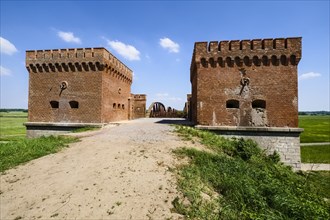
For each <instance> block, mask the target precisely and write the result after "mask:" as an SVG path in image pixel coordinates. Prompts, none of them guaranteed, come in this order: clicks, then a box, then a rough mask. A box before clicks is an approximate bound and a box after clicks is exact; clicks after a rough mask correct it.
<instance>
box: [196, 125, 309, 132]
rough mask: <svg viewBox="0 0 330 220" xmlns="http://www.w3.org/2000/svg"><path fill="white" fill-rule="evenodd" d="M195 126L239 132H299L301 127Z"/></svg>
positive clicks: (201, 128)
mask: <svg viewBox="0 0 330 220" xmlns="http://www.w3.org/2000/svg"><path fill="white" fill-rule="evenodd" d="M195 128H197V129H200V130H212V131H234V132H235V131H241V132H245V131H246V132H272V133H273V132H274V133H275V132H281V133H282V132H289V133H301V132H303V131H304V129H303V128H290V127H243V126H208V125H196V126H195Z"/></svg>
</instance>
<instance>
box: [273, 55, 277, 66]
mask: <svg viewBox="0 0 330 220" xmlns="http://www.w3.org/2000/svg"><path fill="white" fill-rule="evenodd" d="M271 59H272V64H273V65H274V66H278V60H277V57H276V56H275V55H273V56H272V58H271Z"/></svg>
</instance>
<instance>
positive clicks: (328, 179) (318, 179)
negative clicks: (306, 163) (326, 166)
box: [305, 171, 330, 199]
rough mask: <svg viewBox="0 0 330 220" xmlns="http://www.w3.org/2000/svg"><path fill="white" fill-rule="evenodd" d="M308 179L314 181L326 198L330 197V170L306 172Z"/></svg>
mask: <svg viewBox="0 0 330 220" xmlns="http://www.w3.org/2000/svg"><path fill="white" fill-rule="evenodd" d="M305 176H306V178H307V179H308V181H310V182H312V183H313V184H314V185H315V186H316V189H317V190H319V193H320V194H322V195H323V196H324V197H325V198H328V199H329V198H330V187H329V183H330V171H311V172H306V173H305Z"/></svg>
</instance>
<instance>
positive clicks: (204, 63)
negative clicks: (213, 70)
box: [201, 58, 207, 68]
mask: <svg viewBox="0 0 330 220" xmlns="http://www.w3.org/2000/svg"><path fill="white" fill-rule="evenodd" d="M201 64H202V66H203V67H204V68H207V62H206V59H205V58H202V59H201Z"/></svg>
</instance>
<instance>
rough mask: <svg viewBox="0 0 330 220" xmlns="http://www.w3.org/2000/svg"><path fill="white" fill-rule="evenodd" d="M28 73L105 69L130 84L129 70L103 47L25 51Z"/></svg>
mask: <svg viewBox="0 0 330 220" xmlns="http://www.w3.org/2000/svg"><path fill="white" fill-rule="evenodd" d="M26 68H27V69H28V71H29V72H30V73H52V72H89V71H92V72H93V71H105V72H107V73H110V74H114V75H116V76H117V77H118V78H120V79H122V80H124V81H125V82H127V83H129V84H131V83H132V79H133V73H132V70H130V69H129V68H128V67H127V66H126V65H125V64H123V63H122V62H121V61H120V60H119V59H117V58H116V57H115V56H114V55H112V54H111V53H110V52H109V51H108V50H106V49H105V48H103V47H101V48H74V49H55V50H28V51H26Z"/></svg>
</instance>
